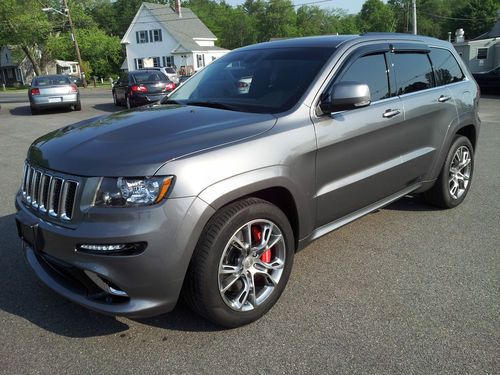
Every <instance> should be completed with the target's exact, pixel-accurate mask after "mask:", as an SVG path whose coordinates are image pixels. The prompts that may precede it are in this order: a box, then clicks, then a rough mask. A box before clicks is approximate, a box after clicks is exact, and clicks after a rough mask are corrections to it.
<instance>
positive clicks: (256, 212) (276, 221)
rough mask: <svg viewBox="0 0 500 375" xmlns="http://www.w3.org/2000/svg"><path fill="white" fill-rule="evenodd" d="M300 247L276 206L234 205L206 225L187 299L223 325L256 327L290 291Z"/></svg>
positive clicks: (190, 271) (262, 203)
mask: <svg viewBox="0 0 500 375" xmlns="http://www.w3.org/2000/svg"><path fill="white" fill-rule="evenodd" d="M294 247H295V246H294V237H293V231H292V229H291V226H290V223H289V222H288V219H287V217H286V216H285V214H284V213H283V212H282V211H281V210H280V209H278V208H277V207H276V206H274V205H273V204H271V203H269V202H267V201H264V200H261V199H256V198H248V199H245V200H241V201H238V202H235V203H233V204H230V205H228V206H226V207H224V208H222V209H221V210H220V211H218V212H217V213H216V214H215V215H214V217H213V218H212V219H211V220H210V221H209V223H208V224H207V225H206V227H205V229H204V231H203V233H202V235H201V237H200V239H199V241H198V245H197V247H196V249H195V252H194V254H193V257H192V259H191V263H190V266H189V269H188V273H187V276H186V281H185V285H184V292H183V296H184V298H185V300H186V302H187V303H188V305H190V306H191V308H192V309H193V310H194V311H195V312H197V313H198V314H200V315H202V316H203V317H205V318H207V319H208V320H210V321H212V322H214V323H216V324H218V325H221V326H224V327H229V328H232V327H238V326H242V325H245V324H248V323H251V322H253V321H255V320H257V319H259V318H260V317H261V316H262V315H264V314H265V313H266V312H267V311H268V310H269V309H270V308H271V307H272V306H273V305H274V304H275V303H276V301H277V300H278V298H279V297H280V295H281V293H282V292H283V290H284V289H285V285H286V283H287V281H288V278H289V276H290V272H291V269H292V264H293V256H294V251H295V249H294Z"/></svg>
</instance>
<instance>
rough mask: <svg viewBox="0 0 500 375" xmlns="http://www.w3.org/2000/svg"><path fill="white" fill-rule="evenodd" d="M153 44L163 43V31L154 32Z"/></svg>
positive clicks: (156, 30)
mask: <svg viewBox="0 0 500 375" xmlns="http://www.w3.org/2000/svg"><path fill="white" fill-rule="evenodd" d="M151 41H152V42H161V29H155V30H153V36H152V38H151Z"/></svg>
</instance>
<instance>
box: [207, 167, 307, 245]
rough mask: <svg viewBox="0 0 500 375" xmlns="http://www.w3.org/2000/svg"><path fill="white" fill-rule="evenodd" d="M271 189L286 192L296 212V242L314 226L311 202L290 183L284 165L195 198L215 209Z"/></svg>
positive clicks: (211, 188) (243, 176)
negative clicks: (297, 231)
mask: <svg viewBox="0 0 500 375" xmlns="http://www.w3.org/2000/svg"><path fill="white" fill-rule="evenodd" d="M272 188H283V189H286V190H287V191H288V192H289V193H290V195H291V197H292V198H293V200H294V202H293V203H294V205H295V208H296V210H297V219H298V228H299V239H302V238H304V237H306V236H307V235H308V234H309V233H311V231H312V230H313V227H314V218H315V212H316V209H315V206H314V204H315V203H314V202H315V201H314V200H312V199H311V198H310V197H308V195H307V193H306V191H305V190H304V189H303V187H301V186H298V185H297V184H296V183H295V182H294V180H293V178H291V176H290V168H289V167H287V166H284V165H275V166H269V167H265V168H261V169H256V170H253V171H249V172H245V173H242V174H239V175H236V176H233V177H230V178H227V179H225V180H222V181H219V182H217V183H214V184H212V185H210V186H208V187H207V188H205V189H204V190H203V191H202V192H201V193H200V194H199V195H198V197H199V198H200V199H202V200H203V201H205V202H206V203H208V204H209V205H210V206H212V207H213V208H214V209H216V210H217V209H219V208H221V207H222V206H225V205H226V204H228V203H230V202H233V201H235V200H238V199H239V198H242V197H245V196H251V195H253V194H256V193H258V192H261V191H263V190H267V189H272ZM277 198H278V197H277Z"/></svg>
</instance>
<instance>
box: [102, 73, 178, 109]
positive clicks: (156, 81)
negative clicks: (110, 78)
mask: <svg viewBox="0 0 500 375" xmlns="http://www.w3.org/2000/svg"><path fill="white" fill-rule="evenodd" d="M175 88H176V84H175V83H173V82H172V81H171V80H170V79H168V78H167V76H166V75H164V74H163V73H162V72H159V71H157V70H136V71H132V72H129V73H124V74H123V75H122V76H121V77H120V79H118V81H117V82H116V83H115V84H114V85H113V89H112V94H113V102H114V103H115V105H126V106H127V108H129V109H130V108H132V107H137V106H140V105H144V104H149V103H154V102H157V101H160V100H161V99H163V98H164V97H165V96H166V95H167V94H168V93H169V92H171V91H173V90H174V89H175Z"/></svg>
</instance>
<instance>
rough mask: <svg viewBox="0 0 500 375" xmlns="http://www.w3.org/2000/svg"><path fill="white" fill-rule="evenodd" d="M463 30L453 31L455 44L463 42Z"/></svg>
mask: <svg viewBox="0 0 500 375" xmlns="http://www.w3.org/2000/svg"><path fill="white" fill-rule="evenodd" d="M464 36H465V32H464V29H457V30H456V31H455V43H463V42H464V41H465V37H464Z"/></svg>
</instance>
